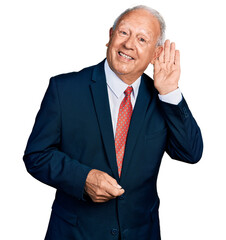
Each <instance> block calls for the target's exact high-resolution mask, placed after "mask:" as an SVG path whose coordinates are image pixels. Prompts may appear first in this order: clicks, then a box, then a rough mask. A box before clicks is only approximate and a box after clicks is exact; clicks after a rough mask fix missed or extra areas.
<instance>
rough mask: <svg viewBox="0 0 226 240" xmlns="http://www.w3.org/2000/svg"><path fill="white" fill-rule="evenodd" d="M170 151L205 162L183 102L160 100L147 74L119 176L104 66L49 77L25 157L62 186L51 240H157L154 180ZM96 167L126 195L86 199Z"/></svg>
mask: <svg viewBox="0 0 226 240" xmlns="http://www.w3.org/2000/svg"><path fill="white" fill-rule="evenodd" d="M165 151H166V152H167V153H168V154H169V155H170V157H171V158H173V159H177V160H180V161H184V162H188V163H196V162H197V161H198V160H199V159H200V158H201V155H202V137H201V133H200V129H199V127H198V125H197V124H196V122H195V120H194V118H193V116H192V114H191V112H190V110H189V108H188V106H187V104H186V102H185V99H184V98H183V99H182V101H181V102H180V103H179V104H178V105H172V104H168V103H164V102H161V101H160V100H159V99H158V92H157V90H156V89H155V88H154V85H153V80H152V79H151V78H149V77H148V76H147V75H145V74H143V75H142V78H141V84H140V88H139V93H138V97H137V100H136V104H135V107H134V111H133V115H132V118H131V123H130V127H129V131H128V137H127V142H126V150H125V155H124V161H123V167H122V174H121V177H120V178H119V176H118V171H117V163H116V155H115V146H114V136H113V129H112V121H111V115H110V108H109V101H108V94H107V85H106V78H105V73H104V61H103V62H101V63H99V64H98V65H96V66H92V67H89V68H86V69H83V70H81V71H80V72H73V73H68V74H63V75H59V76H56V77H53V78H51V80H50V84H49V87H48V89H47V91H46V94H45V96H44V99H43V101H42V104H41V108H40V110H39V112H38V114H37V117H36V121H35V125H34V128H33V130H32V133H31V135H30V138H29V141H28V144H27V147H26V150H25V155H24V162H25V165H26V168H27V170H28V172H29V173H30V174H31V175H33V176H34V177H35V178H36V179H38V180H40V181H41V182H43V183H46V184H48V185H50V186H52V187H54V188H56V189H57V192H56V197H55V201H54V203H53V206H52V214H51V218H50V223H49V227H48V231H47V235H46V239H48V240H49V239H51V240H66V239H68V240H69V239H70V240H73V239H75V240H100V239H103V240H108V239H109V240H111V239H118V237H119V235H121V239H125V240H137V239H142V240H159V239H160V228H159V217H158V207H159V198H158V194H157V189H156V180H157V176H158V171H159V167H160V163H161V159H162V156H163V154H164V152H165ZM91 169H98V170H101V171H104V172H106V173H108V174H109V175H110V176H112V177H113V178H115V179H116V180H117V181H118V183H119V184H120V185H121V186H122V187H123V188H124V189H125V194H124V195H123V196H121V197H118V198H116V199H113V200H110V201H108V202H105V203H94V202H92V201H91V199H90V198H88V197H86V196H85V195H84V185H85V181H86V177H87V174H88V172H89V171H90V170H91Z"/></svg>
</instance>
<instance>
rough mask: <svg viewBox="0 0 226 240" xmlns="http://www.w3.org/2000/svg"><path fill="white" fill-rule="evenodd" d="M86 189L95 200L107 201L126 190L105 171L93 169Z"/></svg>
mask: <svg viewBox="0 0 226 240" xmlns="http://www.w3.org/2000/svg"><path fill="white" fill-rule="evenodd" d="M85 191H86V193H88V195H89V196H90V198H91V199H92V201H93V202H99V203H101V202H107V201H109V200H111V199H113V198H116V197H118V196H120V195H122V194H123V193H124V192H125V190H124V189H122V187H121V186H120V185H118V183H117V181H116V180H115V179H114V178H112V177H111V176H110V175H108V174H107V173H105V172H102V171H99V170H97V169H92V170H91V171H90V172H89V174H88V176H87V178H86V183H85Z"/></svg>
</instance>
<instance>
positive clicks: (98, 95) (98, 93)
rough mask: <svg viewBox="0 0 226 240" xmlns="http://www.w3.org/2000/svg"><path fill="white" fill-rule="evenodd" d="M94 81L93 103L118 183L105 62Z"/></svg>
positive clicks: (94, 74)
mask: <svg viewBox="0 0 226 240" xmlns="http://www.w3.org/2000/svg"><path fill="white" fill-rule="evenodd" d="M92 81H93V83H92V84H91V86H90V87H91V91H92V95H93V101H94V105H95V110H96V114H97V118H98V122H99V128H100V131H101V135H102V139H103V144H104V147H105V150H106V154H107V159H108V162H109V164H110V167H111V169H112V172H113V176H114V178H115V179H116V180H117V181H118V180H119V176H118V168H117V162H116V154H115V143H114V134H113V128H112V120H111V112H110V106H109V99H108V93H107V84H106V77H105V72H104V61H102V62H101V63H99V64H98V65H97V66H95V68H94V71H93V76H92Z"/></svg>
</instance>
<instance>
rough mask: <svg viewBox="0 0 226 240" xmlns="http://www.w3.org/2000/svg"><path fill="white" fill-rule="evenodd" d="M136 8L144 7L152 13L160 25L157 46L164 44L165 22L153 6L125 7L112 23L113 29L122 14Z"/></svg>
mask: <svg viewBox="0 0 226 240" xmlns="http://www.w3.org/2000/svg"><path fill="white" fill-rule="evenodd" d="M137 9H144V10H146V11H148V12H149V13H150V14H152V15H153V16H154V17H155V18H156V19H157V20H158V22H159V25H160V36H159V39H158V41H157V44H156V45H157V46H161V45H163V44H164V40H165V30H166V24H165V20H164V19H163V17H162V16H161V15H160V13H159V12H158V11H156V10H155V9H153V8H150V7H147V6H144V5H138V6H135V7H133V8H128V9H126V10H125V11H124V12H123V13H121V14H120V15H119V16H118V17H117V18H116V19H115V21H114V24H113V27H112V28H113V30H115V29H116V26H117V24H118V22H119V20H120V19H121V18H122V17H123V16H124V15H126V14H127V13H129V12H131V11H134V10H137Z"/></svg>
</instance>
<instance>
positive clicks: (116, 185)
mask: <svg viewBox="0 0 226 240" xmlns="http://www.w3.org/2000/svg"><path fill="white" fill-rule="evenodd" d="M105 178H106V180H107V181H108V182H109V184H111V185H112V186H113V187H115V188H117V189H121V188H122V187H121V186H120V185H119V184H118V183H117V181H116V180H115V179H114V178H113V177H111V176H110V175H108V174H107V173H106V175H105Z"/></svg>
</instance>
